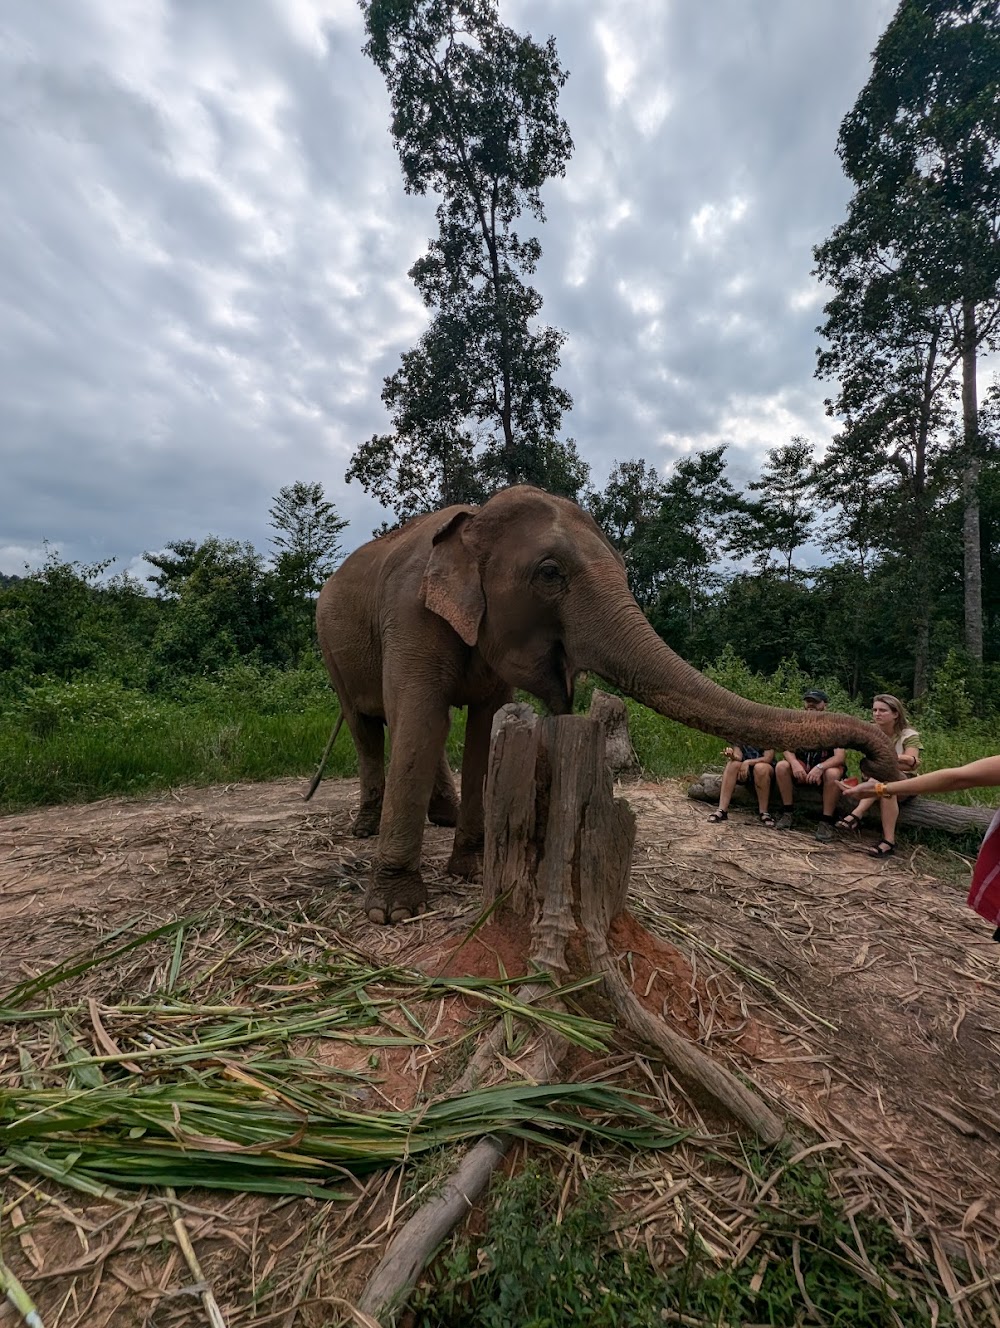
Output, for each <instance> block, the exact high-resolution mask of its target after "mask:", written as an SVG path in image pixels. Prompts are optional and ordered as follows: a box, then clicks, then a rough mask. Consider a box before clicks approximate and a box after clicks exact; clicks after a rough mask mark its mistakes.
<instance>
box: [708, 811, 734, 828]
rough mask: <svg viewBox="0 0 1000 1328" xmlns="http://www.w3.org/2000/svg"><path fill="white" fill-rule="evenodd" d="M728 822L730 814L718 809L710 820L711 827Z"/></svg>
mask: <svg viewBox="0 0 1000 1328" xmlns="http://www.w3.org/2000/svg"><path fill="white" fill-rule="evenodd" d="M728 820H729V813H728V812H722V811H719V810H718V809H716V810H715V811H714V812H713V813H712V815H711V816H710V817H709V818H708V821H709V824H710V825H717V824H718V823H719V821H728Z"/></svg>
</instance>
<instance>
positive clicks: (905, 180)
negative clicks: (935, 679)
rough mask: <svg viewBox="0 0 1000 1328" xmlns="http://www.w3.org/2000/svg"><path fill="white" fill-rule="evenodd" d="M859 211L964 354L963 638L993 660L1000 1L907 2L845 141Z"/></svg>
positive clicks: (872, 246)
mask: <svg viewBox="0 0 1000 1328" xmlns="http://www.w3.org/2000/svg"><path fill="white" fill-rule="evenodd" d="M838 153H839V155H840V158H841V161H842V162H843V165H844V169H845V171H846V173H847V175H848V176H849V177H850V179H851V180H852V181H853V183H854V184H855V186H856V193H855V195H854V198H853V199H852V200H851V204H850V209H849V217H848V222H847V223H846V224H847V225H848V226H849V227H850V228H851V229H853V230H855V231H856V232H857V233H859V234H863V235H864V236H865V237H866V241H867V245H868V248H869V252H870V254H871V255H872V256H873V257H874V259H875V261H876V262H877V263H879V264H881V265H882V266H884V267H885V268H886V270H889V271H895V272H896V273H897V274H898V275H899V276H900V277H901V278H902V280H904V281H905V282H906V283H907V286H908V290H909V292H910V296H911V299H913V301H914V303H915V305H916V306H917V307H922V308H924V309H927V310H934V309H939V310H942V311H944V314H945V318H944V322H943V325H942V329H941V334H942V336H943V337H944V338H945V339H946V342H947V346H948V354H950V355H951V356H952V357H953V358H954V360H955V361H957V362H959V363H960V365H961V385H962V452H963V483H962V489H963V493H962V497H963V507H964V520H963V525H964V532H963V533H964V608H965V636H966V648H967V649H968V651H969V653H970V654H971V655H973V657H974V658H977V659H980V660H981V659H982V653H983V632H982V567H981V533H980V521H979V481H980V473H981V470H982V441H981V438H980V431H979V423H978V391H977V382H976V371H977V360H978V356H979V354H980V353H981V352H982V350H984V349H989V348H995V346H996V344H997V339H998V333H1000V8H998V6H997V4H996V0H902V2H901V3H900V5H899V7H898V9H897V10H896V13H895V15H894V17H893V19H892V21H891V23H890V24H889V27H888V28H887V29H886V31H885V33H884V34H883V36H882V38H881V39H880V41H879V43H878V45H877V47H876V49H875V54H874V60H873V68H872V74H871V77H870V79H869V80H868V83H867V84H866V86H865V87H864V88H863V89H862V92H861V94H860V95H859V97H858V100H857V102H856V103H855V105H854V107H853V109H852V110H851V112H850V113H849V114H848V115H847V117H846V118H845V120H844V122H843V124H842V126H841V130H840V136H839V139H838Z"/></svg>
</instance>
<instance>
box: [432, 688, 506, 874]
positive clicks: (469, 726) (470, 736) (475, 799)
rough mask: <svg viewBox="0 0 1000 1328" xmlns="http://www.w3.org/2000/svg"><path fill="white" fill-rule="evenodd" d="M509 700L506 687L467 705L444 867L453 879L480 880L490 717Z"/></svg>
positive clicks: (491, 725)
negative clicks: (458, 799)
mask: <svg viewBox="0 0 1000 1328" xmlns="http://www.w3.org/2000/svg"><path fill="white" fill-rule="evenodd" d="M510 699H511V692H510V690H509V689H508V688H506V687H505V688H503V689H502V690H500V691H498V692H496V694H495V695H493V696H492V697H490V699H489V700H488V701H484V702H483V703H482V704H481V705H476V706H469V715H468V719H467V721H466V725H465V751H464V752H463V755H462V806H461V808H460V810H459V814H458V827H457V829H456V830H455V842H454V845H453V846H452V850H451V857H450V858H449V859H448V868H447V870H448V871H449V873H450V874H451V875H452V876H461V877H463V878H464V879H465V880H467V881H476V880H480V879H481V878H482V871H483V794H484V793H485V791H486V769H487V765H488V762H489V756H490V729H491V728H492V727H493V716H494V715H495V714H496V712H497V711H498V710H499V709H500V707H501V706H502V705H506V704H507V702H508V701H509V700H510Z"/></svg>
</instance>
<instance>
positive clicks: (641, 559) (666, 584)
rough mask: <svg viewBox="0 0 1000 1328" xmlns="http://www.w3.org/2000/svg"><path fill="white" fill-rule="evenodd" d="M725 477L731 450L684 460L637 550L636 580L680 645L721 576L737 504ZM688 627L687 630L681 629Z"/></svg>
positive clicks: (656, 618)
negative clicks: (727, 529) (718, 567)
mask: <svg viewBox="0 0 1000 1328" xmlns="http://www.w3.org/2000/svg"><path fill="white" fill-rule="evenodd" d="M737 501H738V500H737V495H736V492H735V491H734V489H733V486H732V485H731V484H730V482H729V480H728V478H727V477H726V448H725V445H724V444H723V445H722V446H721V447H714V448H708V449H706V450H705V451H704V452H696V453H695V454H694V455H693V456H686V457H680V458H679V459H678V460H677V461H675V462H674V465H673V468H672V470H671V472H670V474H669V475H668V476H667V478H666V479H665V480H664V482H663V485H662V487H661V490H660V496H659V504H658V507H657V511H656V513H655V515H654V517H653V519H652V520H651V521H649V522H647V523H646V524H645V526H644V527H643V528H642V530H641V531H640V533H639V535H638V537H637V538H636V541H635V547H634V551H633V557H634V561H635V563H636V580H637V582H638V583H639V586H640V592H641V594H642V595H643V596H644V597H645V599H646V602H648V603H650V605H654V602H656V601H658V603H655V607H654V608H652V611H651V616H652V619H653V622H654V625H655V626H657V629H658V630H662V628H663V627H665V626H666V625H667V624H668V623H670V621H671V620H672V619H676V618H677V617H678V615H679V617H680V621H679V622H676V625H675V626H674V627H673V630H668V631H667V632H666V633H665V634H666V635H669V636H670V639H671V640H672V641H674V642H676V643H677V644H678V646H679V644H680V641H681V639H682V637H683V638H684V639H688V638H690V637H691V635H692V634H693V633H694V628H695V616H696V612H697V610H698V608H699V606H704V604H705V603H706V601H707V598H708V596H709V594H710V593H711V591H712V590H713V588H714V587H715V586H716V585H717V584H718V581H719V576H718V573H717V572H716V571H715V570H714V569H715V564H716V563H717V561H718V559H719V555H720V552H721V539H722V532H723V528H724V523H725V522H726V521H727V520H728V518H729V515H730V514H731V513H732V512H733V511H734V510H735V508H736V505H737ZM682 624H683V630H681V625H682Z"/></svg>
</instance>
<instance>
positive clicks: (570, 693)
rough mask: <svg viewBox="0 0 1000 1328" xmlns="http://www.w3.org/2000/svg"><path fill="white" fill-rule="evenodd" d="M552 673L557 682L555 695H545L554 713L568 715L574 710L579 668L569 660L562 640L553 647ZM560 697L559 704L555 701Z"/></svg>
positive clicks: (554, 688)
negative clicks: (555, 703)
mask: <svg viewBox="0 0 1000 1328" xmlns="http://www.w3.org/2000/svg"><path fill="white" fill-rule="evenodd" d="M552 673H553V675H554V678H553V681H555V680H558V681H557V682H556V685H555V687H553V689H552V690H553V692H554V693H555V695H553V696H552V697H543V700H545V701H546V703H547V705H548V707H549V709H550V710H551V711H552V713H553V714H554V715H568V714H571V713H572V710H573V697H574V694H575V691H576V674H577V670H576V669H574V668H573V666H572V664H571V663H570V662H569V658H568V656H567V654H566V650H565V648H564V647H563V644H562V642H561V641H557V642H556V644H555V645H554V646H553V648H552ZM557 697H558V701H559V704H558V706H556V705H554V704H553V701H555V700H556V698H557Z"/></svg>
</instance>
